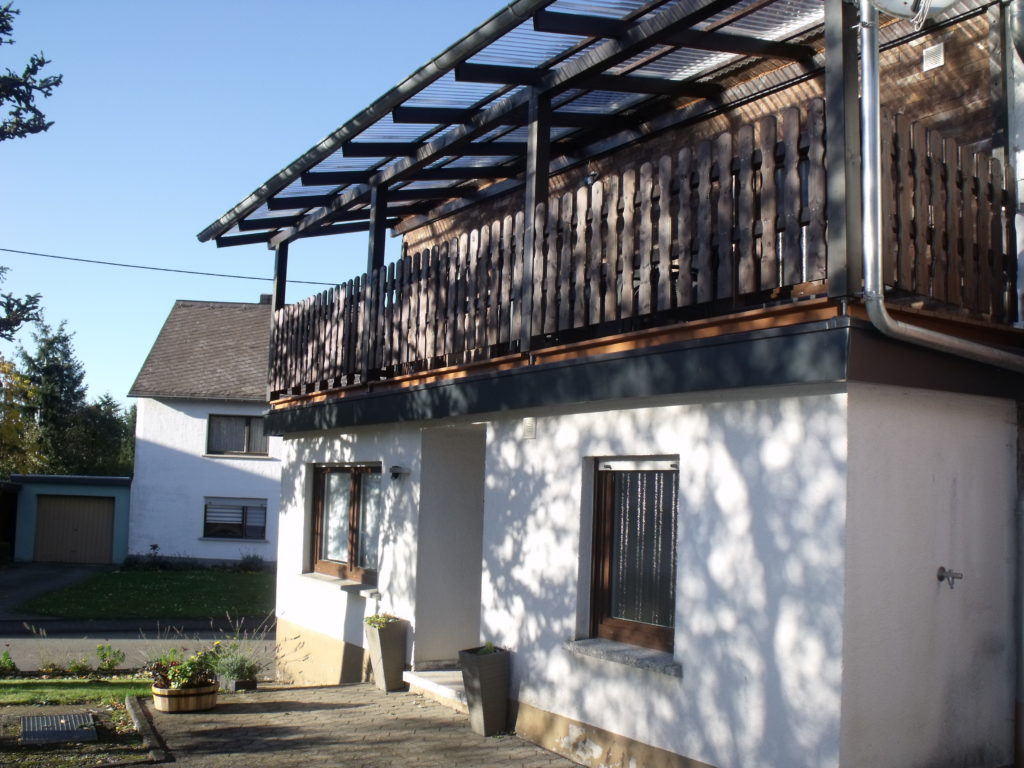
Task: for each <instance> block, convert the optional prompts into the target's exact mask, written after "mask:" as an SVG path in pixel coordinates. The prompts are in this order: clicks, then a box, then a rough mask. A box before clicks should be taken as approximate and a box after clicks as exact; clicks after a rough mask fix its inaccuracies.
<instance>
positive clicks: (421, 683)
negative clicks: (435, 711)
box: [402, 669, 469, 714]
mask: <svg viewBox="0 0 1024 768" xmlns="http://www.w3.org/2000/svg"><path fill="white" fill-rule="evenodd" d="M402 680H404V681H405V682H407V683H408V684H409V692H410V693H419V694H421V695H423V696H425V697H426V698H428V699H432V700H433V701H436V702H437V703H438V704H444V705H445V706H446V707H450V708H451V709H454V710H455V711H456V712H462V713H463V714H468V712H469V709H468V707H467V706H466V689H465V687H464V686H463V685H462V672H461V671H460V670H458V669H423V670H414V671H407V672H403V673H402Z"/></svg>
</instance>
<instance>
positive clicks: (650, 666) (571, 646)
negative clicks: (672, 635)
mask: <svg viewBox="0 0 1024 768" xmlns="http://www.w3.org/2000/svg"><path fill="white" fill-rule="evenodd" d="M562 647H563V648H565V649H566V650H567V651H569V653H571V654H573V655H574V656H585V657H587V658H591V659H600V660H601V661H610V662H612V663H614V664H622V665H624V666H627V667H636V668H637V669H646V670H648V671H650V672H657V673H658V674H661V675H669V676H670V677H682V676H683V665H682V664H680V663H679V662H678V661H676V660H675V658H673V656H672V654H671V653H666V652H665V651H656V650H654V649H653V648H644V647H642V646H639V645H630V644H628V643H619V642H616V641H615V640H604V639H601V638H596V637H591V638H585V639H583V640H567V641H566V642H564V643H562Z"/></svg>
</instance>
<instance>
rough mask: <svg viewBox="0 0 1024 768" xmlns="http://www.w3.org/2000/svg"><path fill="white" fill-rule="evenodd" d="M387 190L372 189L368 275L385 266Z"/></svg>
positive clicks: (378, 187)
mask: <svg viewBox="0 0 1024 768" xmlns="http://www.w3.org/2000/svg"><path fill="white" fill-rule="evenodd" d="M387 205H388V200H387V189H386V188H384V187H381V186H380V185H379V184H378V185H374V186H373V187H372V188H371V189H370V242H369V248H368V255H367V260H366V274H368V275H369V274H371V273H372V272H373V270H375V269H380V268H381V267H383V266H384V238H385V237H386V236H387V233H386V231H385V230H387V218H388V217H387Z"/></svg>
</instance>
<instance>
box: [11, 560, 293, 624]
mask: <svg viewBox="0 0 1024 768" xmlns="http://www.w3.org/2000/svg"><path fill="white" fill-rule="evenodd" d="M18 610H19V611H23V612H25V613H37V614H40V615H43V616H56V617H59V618H66V619H206V618H223V617H224V616H225V615H230V616H232V617H237V616H266V615H268V614H270V613H271V612H272V611H273V610H274V574H272V573H238V572H235V571H225V570H216V569H210V570H201V571H113V572H108V573H101V574H98V575H96V576H94V577H93V578H91V579H89V580H88V581H85V582H83V583H81V584H76V585H74V586H71V587H67V588H66V589H61V590H58V591H56V592H50V593H49V594H46V595H42V596H40V597H37V598H35V599H33V600H29V601H28V602H26V603H24V604H23V605H20V606H18Z"/></svg>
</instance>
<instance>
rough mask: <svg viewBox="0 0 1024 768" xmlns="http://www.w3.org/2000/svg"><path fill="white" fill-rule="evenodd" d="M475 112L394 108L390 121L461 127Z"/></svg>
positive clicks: (426, 108)
mask: <svg viewBox="0 0 1024 768" xmlns="http://www.w3.org/2000/svg"><path fill="white" fill-rule="evenodd" d="M477 111H478V110H475V109H458V108H454V107H395V108H394V109H393V110H391V119H392V120H393V121H394V122H396V123H419V124H422V125H434V124H437V123H441V124H445V125H453V124H454V125H462V124H465V123H468V122H469V121H470V120H472V119H473V115H475V114H476V113H477Z"/></svg>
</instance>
